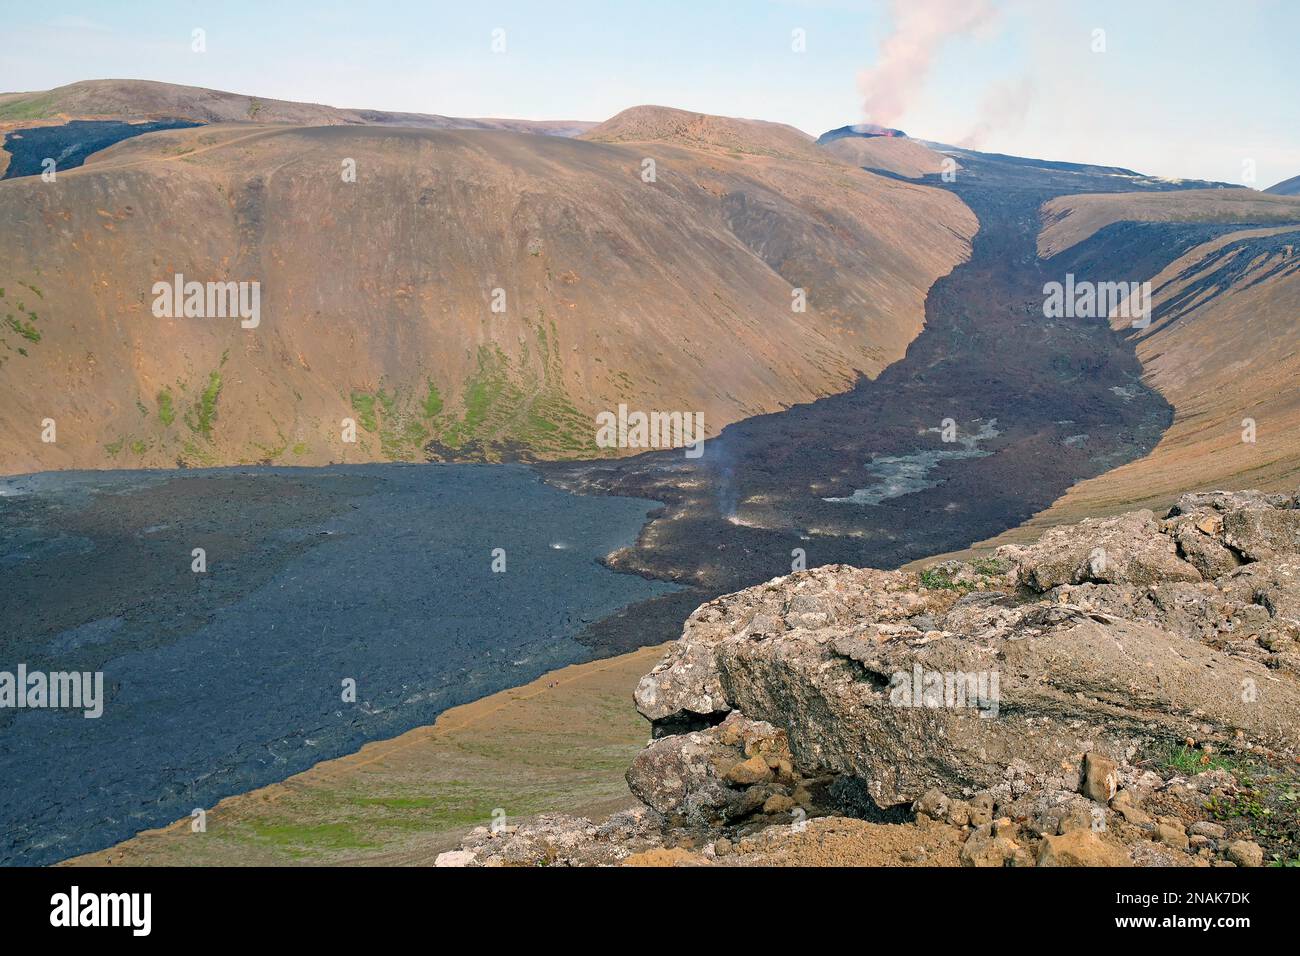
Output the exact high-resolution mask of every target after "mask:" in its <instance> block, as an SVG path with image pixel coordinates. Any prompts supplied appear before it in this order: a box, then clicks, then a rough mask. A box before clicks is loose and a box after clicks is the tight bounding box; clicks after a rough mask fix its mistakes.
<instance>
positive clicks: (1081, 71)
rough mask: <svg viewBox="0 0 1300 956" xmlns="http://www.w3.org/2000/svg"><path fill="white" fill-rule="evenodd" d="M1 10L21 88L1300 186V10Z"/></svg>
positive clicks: (808, 1) (1143, 6) (539, 5)
mask: <svg viewBox="0 0 1300 956" xmlns="http://www.w3.org/2000/svg"><path fill="white" fill-rule="evenodd" d="M0 5H3V8H4V9H3V11H0V17H2V19H0V22H3V23H4V26H5V39H4V43H3V44H0V90H5V91H19V90H43V89H48V88H51V87H55V86H60V85H63V84H66V83H71V82H75V81H77V80H84V79H103V78H133V79H151V80H162V81H167V82H172V83H183V84H188V85H193V86H205V87H211V88H214V89H223V90H231V91H234V92H238V93H247V94H253V95H257V96H261V97H268V98H277V99H289V100H305V101H310V102H317V103H328V104H330V105H333V106H345V107H370V108H375V109H388V110H402V111H413V112H423V113H441V114H444V115H449V116H497V117H524V118H530V119H583V120H601V119H605V118H607V117H609V116H612V115H613V114H615V113H617V112H618V111H620V110H622V109H625V108H627V107H629V106H635V105H638V104H643V103H656V104H660V105H666V106H675V107H680V108H682V109H689V110H697V111H700V112H708V113H718V114H722V115H728V116H745V117H752V118H758V119H766V120H774V121H778V122H783V123H788V124H790V125H792V126H795V127H797V128H799V129H802V130H804V131H805V132H808V133H811V134H813V135H817V134H820V133H822V132H824V131H825V130H827V129H832V128H835V127H838V126H843V125H846V124H848V123H859V122H864V121H869V122H879V123H882V124H884V125H889V126H896V127H898V128H901V129H903V130H905V131H906V132H907V133H909V134H910V135H913V136H916V137H919V138H922V139H928V140H935V141H938V142H944V143H953V144H957V145H967V146H971V147H973V148H980V149H985V150H989V151H992V152H1003V153H1012V154H1016V155H1023V156H1034V157H1039V158H1046V159H1062V160H1071V161H1075V162H1090V163H1098V164H1102V165H1111V166H1124V167H1127V168H1130V169H1135V170H1138V171H1140V172H1144V173H1149V174H1152V175H1160V176H1168V177H1171V178H1175V177H1181V178H1201V179H1212V180H1222V181H1226V182H1233V183H1243V184H1245V185H1250V186H1255V187H1257V188H1263V187H1265V186H1269V185H1271V184H1272V183H1274V182H1277V181H1280V180H1283V179H1288V178H1290V177H1292V176H1295V175H1298V174H1300V93H1297V88H1296V82H1295V76H1294V61H1295V59H1296V55H1297V49H1298V46H1297V37H1300V2H1297V0H1227V2H1223V0H637V2H632V0H528V2H496V0H474V2H464V0H460V2H440V0H422V2H405V0H403V2H387V3H386V2H382V0H373V2H369V3H360V2H356V0H349V2H330V0H315V2H311V3H296V2H290V0H274V2H268V0H220V2H197V0H168V2H165V3H157V2H135V0H111V2H77V0H62V2H60V3H58V4H39V3H23V4H19V3H17V2H15V0H0ZM196 29H202V30H203V31H204V39H205V47H206V48H205V50H204V51H203V52H195V51H194V49H192V47H193V42H192V38H193V31H194V30H196ZM800 40H802V43H800V42H799V41H800ZM494 47H495V48H494Z"/></svg>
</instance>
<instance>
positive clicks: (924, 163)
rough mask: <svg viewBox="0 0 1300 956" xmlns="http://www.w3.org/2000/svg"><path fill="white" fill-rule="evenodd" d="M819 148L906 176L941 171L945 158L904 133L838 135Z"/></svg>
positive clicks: (851, 163)
mask: <svg viewBox="0 0 1300 956" xmlns="http://www.w3.org/2000/svg"><path fill="white" fill-rule="evenodd" d="M820 148H821V149H822V150H823V151H824V152H827V153H830V154H831V155H832V156H835V157H836V158H838V159H842V160H844V162H846V163H849V164H850V165H853V166H863V167H865V168H867V169H884V170H887V171H888V172H891V173H897V174H898V175H900V176H907V177H908V178H909V179H917V178H919V177H921V176H927V175H932V174H935V173H941V172H943V161H944V159H945V158H946V157H945V156H944V155H943V154H942V153H938V152H936V151H935V150H933V149H931V148H930V147H928V146H923V145H921V144H920V143H918V142H917V141H916V140H914V139H908V138H907V137H905V136H841V137H840V138H839V139H833V140H831V141H830V142H828V143H823V144H822V145H821V147H820ZM958 168H960V167H958Z"/></svg>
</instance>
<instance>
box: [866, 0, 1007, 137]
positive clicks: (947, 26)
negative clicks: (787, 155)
mask: <svg viewBox="0 0 1300 956" xmlns="http://www.w3.org/2000/svg"><path fill="white" fill-rule="evenodd" d="M890 9H891V12H892V16H893V21H894V29H893V32H892V33H890V34H889V36H887V37H886V38H885V41H884V43H882V44H881V46H880V57H879V59H878V60H877V61H876V63H875V65H874V66H872V67H870V68H869V69H866V70H864V71H863V72H862V73H861V74H860V75H859V77H858V85H859V87H860V89H861V91H862V99H863V102H862V111H863V114H864V116H865V117H866V119H867V121H868V122H871V123H878V124H880V125H881V126H895V125H897V124H898V123H899V121H900V120H901V118H902V116H903V114H904V113H905V112H906V111H907V108H908V106H910V105H911V103H912V102H913V100H914V99H915V98H916V96H917V95H918V94H919V93H920V92H921V90H922V89H923V88H924V86H925V81H926V79H927V78H928V77H929V74H930V68H931V67H932V66H933V64H934V59H935V55H936V53H937V52H938V49H939V47H940V46H941V45H942V44H943V42H944V41H945V40H947V39H948V38H949V37H953V36H959V35H962V34H967V33H970V32H971V31H973V30H976V29H978V28H980V27H983V26H985V25H987V24H988V23H990V22H992V21H993V20H994V19H995V18H996V16H997V10H996V8H995V7H994V6H993V4H992V3H991V2H990V0H891V3H890Z"/></svg>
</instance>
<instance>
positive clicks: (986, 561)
mask: <svg viewBox="0 0 1300 956" xmlns="http://www.w3.org/2000/svg"><path fill="white" fill-rule="evenodd" d="M970 566H971V568H972V569H973V570H974V571H975V573H976V574H982V575H984V576H985V577H990V578H997V577H1001V576H1002V575H1004V574H1006V573H1007V571H1008V570H1010V569H1009V568H1008V567H1007V565H1005V564H1003V563H1002V562H1001V561H999V560H998V559H997V558H992V557H989V558H976V559H975V560H974V561H972V562H971V563H970Z"/></svg>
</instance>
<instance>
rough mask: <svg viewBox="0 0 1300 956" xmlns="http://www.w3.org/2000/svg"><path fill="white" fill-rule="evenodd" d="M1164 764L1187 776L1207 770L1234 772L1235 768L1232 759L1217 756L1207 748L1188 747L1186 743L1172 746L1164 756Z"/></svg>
mask: <svg viewBox="0 0 1300 956" xmlns="http://www.w3.org/2000/svg"><path fill="white" fill-rule="evenodd" d="M1164 765H1165V766H1166V767H1168V768H1169V769H1170V770H1175V771H1177V772H1178V773H1181V774H1184V775H1186V776H1193V775H1195V774H1198V773H1205V771H1207V770H1227V771H1229V772H1232V771H1233V770H1234V769H1235V768H1234V766H1233V764H1232V762H1231V761H1230V760H1227V759H1225V758H1223V757H1219V756H1216V755H1214V754H1212V753H1210V752H1209V751H1207V750H1197V749H1196V748H1194V747H1188V746H1187V745H1186V744H1178V745H1176V746H1171V747H1170V748H1169V750H1168V752H1166V754H1165V756H1164Z"/></svg>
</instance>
